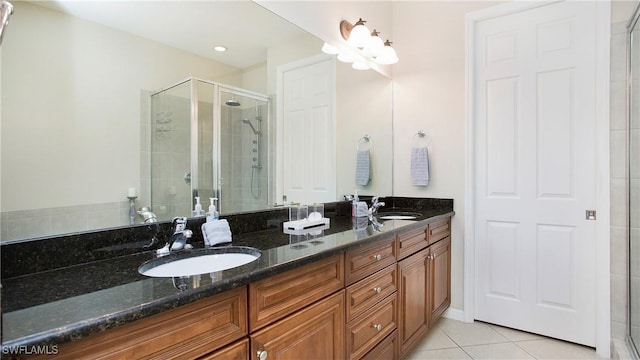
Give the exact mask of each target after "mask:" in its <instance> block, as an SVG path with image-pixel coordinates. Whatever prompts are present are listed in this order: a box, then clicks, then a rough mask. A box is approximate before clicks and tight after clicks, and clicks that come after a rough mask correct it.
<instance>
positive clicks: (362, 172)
mask: <svg viewBox="0 0 640 360" xmlns="http://www.w3.org/2000/svg"><path fill="white" fill-rule="evenodd" d="M369 180H371V150H370V149H366V150H358V153H357V155H356V185H367V184H368V183H369Z"/></svg>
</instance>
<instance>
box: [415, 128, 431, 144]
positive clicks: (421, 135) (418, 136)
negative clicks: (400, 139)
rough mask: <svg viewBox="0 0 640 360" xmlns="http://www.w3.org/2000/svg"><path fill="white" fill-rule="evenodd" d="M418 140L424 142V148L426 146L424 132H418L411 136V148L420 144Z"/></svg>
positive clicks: (426, 140)
mask: <svg viewBox="0 0 640 360" xmlns="http://www.w3.org/2000/svg"><path fill="white" fill-rule="evenodd" d="M420 140H423V141H424V146H425V147H426V146H427V145H428V140H429V139H428V137H427V133H425V132H424V130H419V131H418V132H417V133H415V134H414V135H413V138H412V139H411V143H412V146H413V147H417V146H418V145H419V143H420V142H421V141H420Z"/></svg>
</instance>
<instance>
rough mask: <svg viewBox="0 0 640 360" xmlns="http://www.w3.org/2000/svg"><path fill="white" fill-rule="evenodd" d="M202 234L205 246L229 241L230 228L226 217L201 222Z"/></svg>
mask: <svg viewBox="0 0 640 360" xmlns="http://www.w3.org/2000/svg"><path fill="white" fill-rule="evenodd" d="M202 236H203V237H204V244H205V245H206V246H213V245H216V244H220V243H225V242H231V229H230V228H229V223H228V222H227V220H226V219H220V220H215V221H210V222H206V223H204V224H202Z"/></svg>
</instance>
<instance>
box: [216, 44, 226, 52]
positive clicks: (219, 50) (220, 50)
mask: <svg viewBox="0 0 640 360" xmlns="http://www.w3.org/2000/svg"><path fill="white" fill-rule="evenodd" d="M213 50H215V51H217V52H225V51H227V47H226V46H222V45H216V46H214V47H213Z"/></svg>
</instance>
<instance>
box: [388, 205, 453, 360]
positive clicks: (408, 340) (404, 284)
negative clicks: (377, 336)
mask: <svg viewBox="0 0 640 360" xmlns="http://www.w3.org/2000/svg"><path fill="white" fill-rule="evenodd" d="M421 232H422V233H423V234H424V239H425V241H421V242H420V244H422V245H423V247H422V248H421V249H420V250H419V251H417V252H415V253H413V254H412V255H409V256H407V257H405V258H404V259H402V260H400V261H399V262H398V343H399V349H400V350H399V351H400V358H401V359H402V358H405V357H406V356H407V355H408V354H409V353H410V352H411V350H413V348H414V347H415V346H416V345H417V344H418V343H419V341H420V340H421V339H422V338H423V337H424V335H425V334H426V333H427V332H428V331H429V328H430V327H431V326H432V324H434V323H435V321H436V320H437V318H438V317H440V316H441V315H442V314H443V313H444V311H445V310H446V309H447V308H448V307H449V305H450V304H451V236H450V235H451V220H450V218H447V219H444V220H440V221H437V222H434V223H431V224H429V225H427V227H426V229H418V230H413V231H409V232H406V233H403V234H400V235H399V236H398V243H399V244H401V243H402V242H403V240H405V242H406V243H408V244H415V243H416V242H417V241H416V240H417V238H419V236H420V235H419V234H420V233H421ZM415 248H416V247H415V246H414V247H413V249H415ZM400 253H401V251H400Z"/></svg>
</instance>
